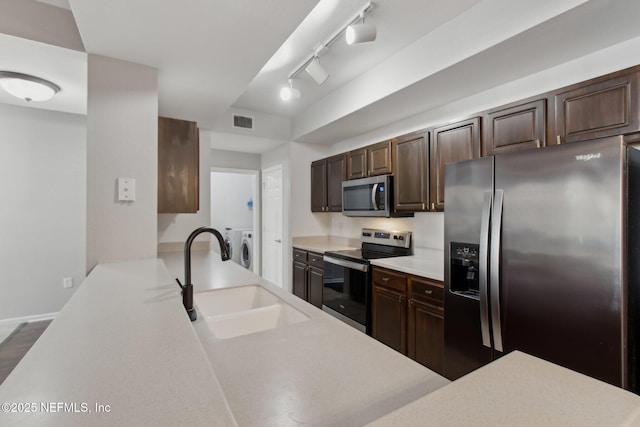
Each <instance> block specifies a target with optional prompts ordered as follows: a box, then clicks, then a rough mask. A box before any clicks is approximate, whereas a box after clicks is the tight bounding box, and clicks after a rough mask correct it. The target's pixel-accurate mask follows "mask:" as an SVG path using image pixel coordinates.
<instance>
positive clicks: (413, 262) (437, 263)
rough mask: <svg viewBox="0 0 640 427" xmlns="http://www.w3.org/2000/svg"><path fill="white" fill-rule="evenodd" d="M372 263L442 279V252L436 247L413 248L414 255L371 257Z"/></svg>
mask: <svg viewBox="0 0 640 427" xmlns="http://www.w3.org/2000/svg"><path fill="white" fill-rule="evenodd" d="M371 264H372V265H377V266H378V267H384V268H389V269H391V270H396V271H401V272H403V273H408V274H415V275H416V276H421V277H426V278H429V279H434V280H440V281H443V280H444V253H443V251H441V250H437V249H424V248H416V249H414V255H410V256H399V257H393V258H380V259H372V260H371Z"/></svg>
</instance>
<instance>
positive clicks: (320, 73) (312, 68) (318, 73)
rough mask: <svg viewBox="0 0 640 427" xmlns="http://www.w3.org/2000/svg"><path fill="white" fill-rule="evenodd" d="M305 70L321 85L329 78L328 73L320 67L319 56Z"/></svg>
mask: <svg viewBox="0 0 640 427" xmlns="http://www.w3.org/2000/svg"><path fill="white" fill-rule="evenodd" d="M304 70H305V71H306V72H307V74H309V75H310V76H311V77H312V78H313V80H315V82H316V83H317V84H319V85H321V84H322V83H324V82H325V80H327V79H328V78H329V73H327V71H326V70H325V69H324V68H322V65H320V60H319V59H318V57H317V56H316V57H315V58H314V59H313V60H312V61H311V62H309V65H307V66H306V68H305V69H304Z"/></svg>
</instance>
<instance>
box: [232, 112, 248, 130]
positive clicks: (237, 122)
mask: <svg viewBox="0 0 640 427" xmlns="http://www.w3.org/2000/svg"><path fill="white" fill-rule="evenodd" d="M233 127H234V128H242V129H251V130H253V117H247V116H238V115H236V114H234V115H233Z"/></svg>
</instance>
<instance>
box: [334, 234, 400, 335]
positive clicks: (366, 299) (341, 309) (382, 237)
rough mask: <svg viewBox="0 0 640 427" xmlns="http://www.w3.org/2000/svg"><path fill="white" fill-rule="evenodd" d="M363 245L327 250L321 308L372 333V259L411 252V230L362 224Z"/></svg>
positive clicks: (361, 237)
mask: <svg viewBox="0 0 640 427" xmlns="http://www.w3.org/2000/svg"><path fill="white" fill-rule="evenodd" d="M360 241H361V248H360V249H354V250H345V251H334V252H325V254H324V278H323V287H322V309H323V310H324V311H326V312H327V313H329V314H331V315H333V316H334V317H337V318H338V319H340V320H342V321H344V322H345V323H348V324H349V325H351V326H353V327H355V328H357V329H359V330H361V331H362V332H366V333H367V334H368V335H371V277H370V262H369V260H371V259H378V258H389V257H396V256H407V255H411V253H412V248H411V232H410V231H385V230H375V229H371V228H363V229H362V232H361V234H360Z"/></svg>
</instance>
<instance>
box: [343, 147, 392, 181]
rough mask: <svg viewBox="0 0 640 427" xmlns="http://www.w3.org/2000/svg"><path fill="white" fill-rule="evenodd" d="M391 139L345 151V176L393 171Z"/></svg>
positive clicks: (352, 177) (373, 174) (361, 175)
mask: <svg viewBox="0 0 640 427" xmlns="http://www.w3.org/2000/svg"><path fill="white" fill-rule="evenodd" d="M392 148H393V140H391V139H389V140H387V141H382V142H378V143H377V144H373V145H369V146H367V147H363V148H359V149H357V150H352V151H350V152H349V153H347V178H348V179H358V178H365V177H367V176H375V175H384V174H390V173H392V172H393V162H392V159H393V154H392Z"/></svg>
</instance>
